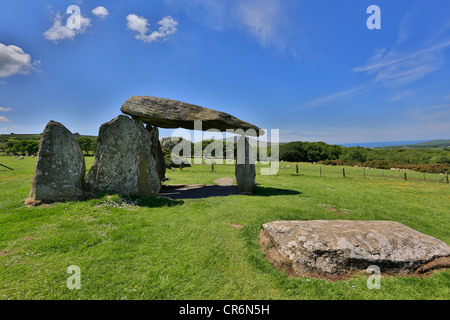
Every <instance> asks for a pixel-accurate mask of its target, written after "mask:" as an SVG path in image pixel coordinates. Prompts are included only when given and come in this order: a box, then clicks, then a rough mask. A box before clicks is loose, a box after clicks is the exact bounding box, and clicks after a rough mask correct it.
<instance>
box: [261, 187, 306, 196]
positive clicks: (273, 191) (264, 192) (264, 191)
mask: <svg viewBox="0 0 450 320" xmlns="http://www.w3.org/2000/svg"><path fill="white" fill-rule="evenodd" d="M299 194H302V193H301V192H300V191H296V190H289V189H279V188H271V187H261V186H256V187H255V191H254V195H255V196H261V197H271V196H292V195H299Z"/></svg>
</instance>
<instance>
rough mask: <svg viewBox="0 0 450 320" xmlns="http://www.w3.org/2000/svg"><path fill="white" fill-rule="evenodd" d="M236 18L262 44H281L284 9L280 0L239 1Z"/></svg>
mask: <svg viewBox="0 0 450 320" xmlns="http://www.w3.org/2000/svg"><path fill="white" fill-rule="evenodd" d="M236 12H237V13H236V15H237V16H236V18H237V20H238V22H239V23H240V24H241V25H243V26H244V27H245V28H246V29H247V30H248V31H249V32H250V33H251V34H252V35H254V36H255V37H256V39H257V40H258V41H259V43H260V44H261V45H262V46H267V45H269V44H276V45H280V44H281V39H280V24H281V22H282V21H283V19H284V18H283V16H284V13H283V10H282V6H281V3H280V1H279V0H267V1H264V3H261V1H258V0H245V1H240V2H238V3H237V11H236Z"/></svg>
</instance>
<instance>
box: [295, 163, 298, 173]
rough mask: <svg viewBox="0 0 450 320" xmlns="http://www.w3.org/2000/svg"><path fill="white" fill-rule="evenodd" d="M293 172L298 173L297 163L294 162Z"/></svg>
mask: <svg viewBox="0 0 450 320" xmlns="http://www.w3.org/2000/svg"><path fill="white" fill-rule="evenodd" d="M295 173H297V174H298V163H297V164H295Z"/></svg>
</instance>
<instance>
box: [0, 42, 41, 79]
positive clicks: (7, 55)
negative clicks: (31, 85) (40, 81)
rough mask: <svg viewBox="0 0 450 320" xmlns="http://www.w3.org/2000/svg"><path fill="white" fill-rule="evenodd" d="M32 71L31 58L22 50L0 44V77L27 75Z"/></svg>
mask: <svg viewBox="0 0 450 320" xmlns="http://www.w3.org/2000/svg"><path fill="white" fill-rule="evenodd" d="M36 63H38V61H37V62H36ZM32 69H33V64H32V63H31V56H30V55H29V54H27V53H25V52H24V51H23V50H22V48H19V47H17V46H14V45H9V46H6V45H4V44H2V43H0V77H2V78H6V77H9V76H12V75H14V74H27V73H29V72H30V70H32Z"/></svg>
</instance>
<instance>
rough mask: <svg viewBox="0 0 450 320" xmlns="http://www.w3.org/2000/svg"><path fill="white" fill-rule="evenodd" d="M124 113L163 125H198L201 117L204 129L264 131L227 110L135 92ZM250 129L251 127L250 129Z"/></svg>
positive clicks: (148, 122)
mask: <svg viewBox="0 0 450 320" xmlns="http://www.w3.org/2000/svg"><path fill="white" fill-rule="evenodd" d="M120 110H121V111H122V112H123V113H125V114H127V115H130V116H132V117H137V118H139V119H141V120H142V121H143V122H144V123H147V124H150V125H152V126H157V127H160V128H171V129H173V128H185V129H189V130H193V129H195V126H194V123H195V121H201V125H202V129H201V130H204V131H206V130H209V129H217V130H219V131H226V130H227V129H232V130H237V129H242V130H243V131H245V134H246V135H251V136H258V135H263V134H264V131H262V130H261V129H260V128H258V127H257V126H255V125H252V124H250V123H248V122H245V121H242V120H240V119H238V118H236V117H233V116H232V115H229V114H228V113H225V112H220V111H216V110H212V109H208V108H204V107H200V106H197V105H193V104H190V103H186V102H182V101H177V100H172V99H165V98H157V97H152V96H133V97H131V98H129V99H128V100H127V101H125V103H124V104H123V106H122V108H121V109H120ZM249 129H251V130H249Z"/></svg>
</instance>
